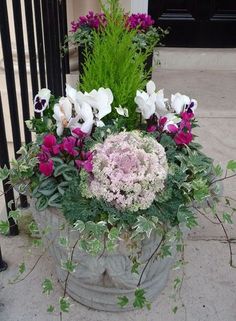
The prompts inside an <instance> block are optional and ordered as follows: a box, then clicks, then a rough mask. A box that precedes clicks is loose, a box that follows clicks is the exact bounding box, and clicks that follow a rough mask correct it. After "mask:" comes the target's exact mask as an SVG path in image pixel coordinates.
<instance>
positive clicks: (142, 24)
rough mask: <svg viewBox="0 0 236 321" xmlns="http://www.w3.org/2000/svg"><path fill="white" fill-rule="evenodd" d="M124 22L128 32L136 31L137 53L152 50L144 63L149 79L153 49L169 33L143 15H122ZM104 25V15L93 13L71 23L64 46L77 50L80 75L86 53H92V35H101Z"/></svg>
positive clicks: (146, 15)
mask: <svg viewBox="0 0 236 321" xmlns="http://www.w3.org/2000/svg"><path fill="white" fill-rule="evenodd" d="M124 21H125V25H126V28H127V29H128V30H135V31H136V32H135V34H134V35H133V45H134V46H135V47H136V49H137V51H139V50H141V51H145V50H146V49H147V48H152V51H151V52H150V54H149V56H148V57H147V59H146V62H145V66H146V68H145V69H146V70H147V71H149V78H150V79H151V67H152V63H153V49H154V48H155V47H156V46H158V45H159V46H160V45H161V41H162V39H163V38H164V37H165V35H167V34H168V33H169V32H168V30H163V29H162V28H160V27H158V28H156V27H154V20H153V19H152V18H151V16H150V15H148V14H145V13H137V14H124ZM106 24H107V19H106V15H105V14H104V13H94V12H93V11H89V13H88V14H87V15H85V16H80V17H79V18H78V19H77V20H75V21H72V22H71V30H70V35H69V36H68V37H66V40H65V45H66V46H67V45H68V44H69V45H72V46H73V47H76V48H78V61H79V73H80V75H82V74H83V64H84V61H85V55H86V51H87V53H90V52H91V51H92V48H93V39H94V33H101V34H103V33H104V30H105V29H106ZM66 46H64V48H66Z"/></svg>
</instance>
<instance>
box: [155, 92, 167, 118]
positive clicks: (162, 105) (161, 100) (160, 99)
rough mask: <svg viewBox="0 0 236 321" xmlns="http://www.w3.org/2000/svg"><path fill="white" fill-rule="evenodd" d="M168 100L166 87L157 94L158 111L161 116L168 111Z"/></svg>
mask: <svg viewBox="0 0 236 321" xmlns="http://www.w3.org/2000/svg"><path fill="white" fill-rule="evenodd" d="M167 101H168V99H167V98H165V97H164V89H160V90H159V91H158V92H157V94H156V113H157V115H158V116H159V117H160V116H163V115H165V114H166V113H167V112H168V110H167V108H166V102H167Z"/></svg>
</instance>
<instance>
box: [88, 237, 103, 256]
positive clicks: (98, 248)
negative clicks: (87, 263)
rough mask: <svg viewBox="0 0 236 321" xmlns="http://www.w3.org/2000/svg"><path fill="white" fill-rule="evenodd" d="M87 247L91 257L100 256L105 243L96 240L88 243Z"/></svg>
mask: <svg viewBox="0 0 236 321" xmlns="http://www.w3.org/2000/svg"><path fill="white" fill-rule="evenodd" d="M87 245H88V251H89V253H90V254H91V255H98V254H99V253H100V252H102V250H103V243H102V242H101V241H99V240H96V239H94V240H91V241H88V242H87Z"/></svg>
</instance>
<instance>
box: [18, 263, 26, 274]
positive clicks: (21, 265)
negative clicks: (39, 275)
mask: <svg viewBox="0 0 236 321" xmlns="http://www.w3.org/2000/svg"><path fill="white" fill-rule="evenodd" d="M18 270H19V273H20V274H23V273H24V272H25V270H26V268H25V263H24V262H22V263H21V264H20V265H19V268H18Z"/></svg>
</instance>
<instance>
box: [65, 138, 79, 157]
mask: <svg viewBox="0 0 236 321" xmlns="http://www.w3.org/2000/svg"><path fill="white" fill-rule="evenodd" d="M76 147H77V139H76V138H75V137H73V136H70V137H65V138H64V139H63V141H62V143H61V150H62V151H63V152H67V153H68V154H69V155H71V156H73V157H76V156H78V155H79V152H78V151H77V150H76V149H75V148H76Z"/></svg>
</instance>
